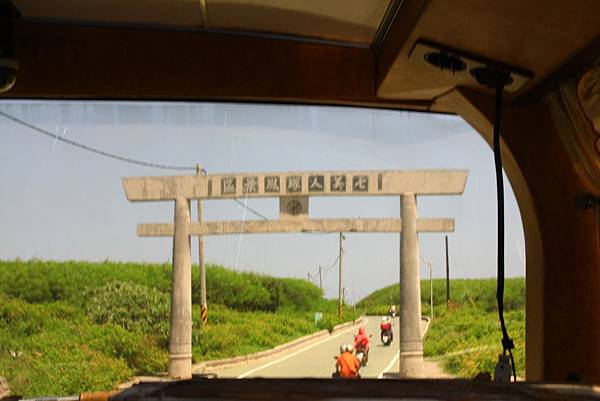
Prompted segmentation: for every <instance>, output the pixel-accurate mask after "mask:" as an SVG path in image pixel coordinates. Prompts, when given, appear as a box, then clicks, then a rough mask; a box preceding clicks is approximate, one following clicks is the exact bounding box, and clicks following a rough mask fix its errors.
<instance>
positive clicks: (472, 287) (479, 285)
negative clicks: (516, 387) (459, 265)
mask: <svg viewBox="0 0 600 401" xmlns="http://www.w3.org/2000/svg"><path fill="white" fill-rule="evenodd" d="M450 299H451V303H450V309H449V310H448V309H447V308H446V282H445V280H443V279H438V280H434V281H433V304H434V307H435V308H434V319H433V321H432V324H431V326H430V328H429V331H428V333H427V336H426V338H425V344H424V348H425V349H424V352H425V356H426V357H435V358H437V359H439V360H440V362H441V364H442V366H443V367H444V368H445V370H446V371H448V372H450V373H453V374H456V375H458V376H461V377H473V376H475V375H476V374H477V373H479V372H482V371H486V372H489V373H491V374H493V372H494V367H495V364H496V362H497V360H498V355H499V354H500V353H501V352H502V347H501V343H500V340H501V338H502V334H501V331H500V324H499V322H498V312H497V306H496V280H495V279H477V280H451V284H450ZM399 303H400V292H399V289H398V284H394V285H391V286H389V287H385V288H382V289H380V290H377V291H375V292H373V293H372V294H371V295H369V296H368V297H366V298H365V299H363V300H362V301H361V302H360V303H359V307H361V308H364V309H365V310H366V311H367V313H373V314H379V313H385V312H386V311H387V309H388V308H389V305H391V304H396V305H399ZM421 307H422V312H423V314H424V315H428V314H429V313H430V312H429V311H430V304H429V281H428V280H423V281H422V282H421ZM504 308H505V320H506V323H507V327H508V332H509V334H510V336H511V337H512V339H513V341H514V343H515V347H516V348H515V350H514V351H513V352H514V356H515V362H516V366H517V374H518V375H520V376H524V372H525V279H523V278H511V279H507V280H506V285H505V292H504Z"/></svg>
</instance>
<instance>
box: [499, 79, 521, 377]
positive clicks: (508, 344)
mask: <svg viewBox="0 0 600 401" xmlns="http://www.w3.org/2000/svg"><path fill="white" fill-rule="evenodd" d="M502 90H503V88H502V86H500V87H498V88H496V107H495V111H494V164H495V167H496V198H497V204H498V279H497V288H496V299H497V301H498V317H499V318H500V326H501V328H502V350H503V353H504V355H506V352H507V351H508V353H509V355H510V360H511V366H512V371H513V376H514V381H515V382H516V381H517V372H516V368H515V361H514V358H513V355H512V349H513V348H514V347H515V346H514V343H513V341H512V339H511V338H510V336H509V335H508V330H507V329H506V324H505V322H504V177H503V176H502V155H501V153H500V122H501V120H502Z"/></svg>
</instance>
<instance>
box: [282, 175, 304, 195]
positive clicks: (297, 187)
mask: <svg viewBox="0 0 600 401" xmlns="http://www.w3.org/2000/svg"><path fill="white" fill-rule="evenodd" d="M285 190H286V192H291V193H294V192H302V176H301V175H290V176H288V177H285Z"/></svg>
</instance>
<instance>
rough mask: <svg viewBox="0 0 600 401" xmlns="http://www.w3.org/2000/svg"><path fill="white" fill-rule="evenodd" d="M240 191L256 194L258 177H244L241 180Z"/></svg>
mask: <svg viewBox="0 0 600 401" xmlns="http://www.w3.org/2000/svg"><path fill="white" fill-rule="evenodd" d="M242 193H244V194H257V193H258V177H256V176H252V177H244V179H243V180H242Z"/></svg>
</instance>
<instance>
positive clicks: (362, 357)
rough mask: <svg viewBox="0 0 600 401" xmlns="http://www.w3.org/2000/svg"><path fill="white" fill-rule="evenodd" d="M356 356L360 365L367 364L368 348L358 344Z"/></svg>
mask: <svg viewBox="0 0 600 401" xmlns="http://www.w3.org/2000/svg"><path fill="white" fill-rule="evenodd" d="M356 357H357V358H358V361H359V362H360V366H367V362H369V350H368V349H366V348H363V347H360V346H359V347H357V348H356Z"/></svg>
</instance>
